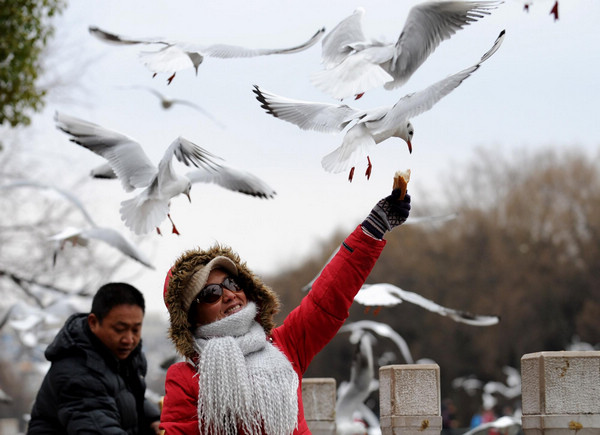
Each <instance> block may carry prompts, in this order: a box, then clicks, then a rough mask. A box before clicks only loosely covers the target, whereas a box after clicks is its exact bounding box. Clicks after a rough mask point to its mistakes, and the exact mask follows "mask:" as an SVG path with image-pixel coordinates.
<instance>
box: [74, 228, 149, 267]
mask: <svg viewBox="0 0 600 435" xmlns="http://www.w3.org/2000/svg"><path fill="white" fill-rule="evenodd" d="M82 235H83V236H85V237H87V238H90V239H96V240H100V241H102V242H104V243H107V244H109V245H110V246H112V247H113V248H116V249H118V250H119V251H121V252H122V253H123V254H125V255H127V256H128V257H130V258H133V259H134V260H136V261H138V262H140V263H141V264H143V265H144V266H146V267H148V268H150V269H154V266H153V265H152V263H151V261H150V259H149V258H148V257H147V256H146V254H144V253H143V252H142V251H140V250H139V249H138V248H137V247H136V246H135V245H134V244H133V243H131V242H130V241H129V240H127V239H126V238H125V237H123V235H122V234H121V233H119V232H118V231H117V230H115V229H113V228H108V227H94V228H89V229H86V230H83V231H82Z"/></svg>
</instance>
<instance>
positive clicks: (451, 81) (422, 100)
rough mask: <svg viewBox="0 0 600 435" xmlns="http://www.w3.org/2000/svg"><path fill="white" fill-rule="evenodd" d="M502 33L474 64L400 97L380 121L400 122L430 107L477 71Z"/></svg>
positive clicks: (499, 39)
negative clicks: (420, 89) (422, 88)
mask: <svg viewBox="0 0 600 435" xmlns="http://www.w3.org/2000/svg"><path fill="white" fill-rule="evenodd" d="M504 35H505V32H504V30H503V31H502V32H500V35H499V36H498V38H496V41H495V42H494V45H493V46H492V48H490V49H489V50H488V51H487V52H486V53H485V54H484V55H483V56H482V57H481V59H480V60H479V62H477V63H476V64H475V65H473V66H471V67H469V68H466V69H464V70H462V71H460V72H458V73H456V74H453V75H451V76H448V77H446V78H445V79H443V80H440V81H439V82H436V83H434V84H433V85H431V86H429V87H427V88H425V89H424V90H422V91H419V92H415V93H413V94H408V95H406V96H405V97H403V98H402V99H400V101H398V102H397V103H396V104H395V105H394V107H392V109H391V110H390V111H389V113H388V115H387V116H386V117H385V118H383V120H382V122H386V123H390V124H395V123H400V122H401V121H404V120H407V119H410V118H412V117H414V116H417V115H420V114H421V113H423V112H426V111H428V110H429V109H431V108H432V107H433V106H434V105H435V104H436V103H437V102H438V101H440V100H441V99H442V98H443V97H445V96H446V95H448V94H449V93H450V92H452V91H453V90H454V89H456V88H457V87H458V86H459V85H460V84H461V83H462V82H463V81H464V80H465V79H467V78H468V77H469V76H470V75H471V74H473V73H474V72H475V71H477V69H479V67H480V66H481V64H482V63H483V62H485V61H486V60H488V59H489V58H490V57H491V56H492V55H493V54H494V53H495V52H496V51H497V50H498V48H500V45H502V42H503V41H504Z"/></svg>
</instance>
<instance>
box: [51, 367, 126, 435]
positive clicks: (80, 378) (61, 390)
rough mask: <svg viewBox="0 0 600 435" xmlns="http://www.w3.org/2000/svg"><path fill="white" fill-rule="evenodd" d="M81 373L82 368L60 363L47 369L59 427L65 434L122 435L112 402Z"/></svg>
mask: <svg viewBox="0 0 600 435" xmlns="http://www.w3.org/2000/svg"><path fill="white" fill-rule="evenodd" d="M84 369H85V368H84V366H83V365H73V364H61V363H60V362H59V363H56V364H55V366H54V367H52V369H51V370H52V371H53V374H52V376H51V383H52V388H53V389H54V391H57V395H56V400H57V402H58V404H57V407H58V416H57V417H58V419H59V421H60V423H61V425H62V426H63V427H64V428H66V433H67V434H110V435H125V434H126V432H125V431H124V430H123V429H122V427H121V423H120V418H119V410H118V407H117V403H116V400H115V398H114V397H112V396H113V395H112V394H109V392H108V390H107V389H106V386H105V385H104V383H103V382H101V381H100V380H99V379H97V378H95V377H92V376H90V374H89V372H87V371H85V370H84Z"/></svg>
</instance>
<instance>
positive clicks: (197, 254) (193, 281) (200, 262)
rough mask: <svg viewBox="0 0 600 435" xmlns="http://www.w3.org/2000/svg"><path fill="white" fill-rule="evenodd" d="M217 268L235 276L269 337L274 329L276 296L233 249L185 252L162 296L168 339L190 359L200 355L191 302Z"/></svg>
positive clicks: (167, 281) (178, 350) (177, 262)
mask: <svg viewBox="0 0 600 435" xmlns="http://www.w3.org/2000/svg"><path fill="white" fill-rule="evenodd" d="M215 268H221V269H224V270H225V271H226V272H228V273H229V274H231V275H233V276H234V277H235V282H236V284H237V285H239V286H240V288H241V289H242V290H243V291H244V294H245V295H246V297H247V299H248V300H249V301H253V302H254V303H256V306H257V308H258V315H257V319H256V320H257V321H258V323H260V325H261V326H262V327H263V329H264V330H265V333H266V334H267V335H268V334H269V333H270V332H271V330H272V329H273V328H274V327H275V321H274V319H273V317H274V316H275V314H276V313H277V312H278V311H279V298H278V297H277V294H276V293H275V292H274V291H273V290H271V288H269V287H268V286H266V285H265V284H264V283H263V282H262V280H261V279H260V278H259V277H258V276H256V275H255V274H254V273H253V272H252V271H251V270H250V269H249V268H248V267H247V266H246V263H245V262H242V261H241V260H240V258H239V256H238V255H237V254H236V253H235V252H234V251H233V250H232V249H231V248H229V247H225V246H220V245H215V246H213V247H212V248H209V249H207V250H201V249H192V250H189V251H186V252H184V253H183V254H182V255H181V256H180V257H179V258H178V259H177V261H175V263H174V264H173V266H172V267H171V268H170V269H169V271H168V272H167V276H166V279H165V284H164V289H163V297H164V302H165V305H166V306H167V309H168V310H169V322H170V326H169V337H170V339H171V341H172V342H173V344H174V345H175V349H176V350H177V352H178V353H180V354H181V355H182V356H184V357H186V358H187V359H189V360H194V359H195V358H196V357H197V356H198V354H197V350H196V348H195V346H194V336H193V331H192V325H190V323H189V317H188V312H189V309H190V306H191V303H192V301H193V300H194V298H195V297H196V295H197V294H198V292H199V291H200V290H202V288H203V287H204V286H205V285H206V280H207V279H208V275H209V274H210V272H211V270H213V269H215Z"/></svg>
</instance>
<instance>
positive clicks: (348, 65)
mask: <svg viewBox="0 0 600 435" xmlns="http://www.w3.org/2000/svg"><path fill="white" fill-rule="evenodd" d="M501 3H502V2H501V1H430V2H425V3H421V4H419V5H417V6H414V7H413V8H411V10H410V12H409V14H408V18H407V19H406V22H405V23H404V28H403V29H402V32H400V36H399V37H398V40H397V41H396V42H394V43H387V42H382V41H377V40H369V39H367V38H366V37H365V35H364V33H363V28H362V19H363V16H364V14H365V9H364V8H362V7H359V8H357V9H356V10H355V11H354V13H353V14H352V15H350V16H349V17H347V18H345V19H344V20H342V21H341V22H340V23H339V24H338V25H337V26H335V27H334V28H333V30H331V32H329V33H328V34H327V35H326V36H325V37H324V38H323V40H322V42H321V52H322V54H321V58H322V63H323V65H324V69H323V70H321V71H319V72H317V73H314V74H313V75H312V76H311V81H312V83H313V84H314V85H315V86H316V87H317V88H319V89H320V90H322V91H323V92H325V93H327V94H329V95H331V96H332V97H334V98H336V99H344V98H346V97H349V96H352V95H354V96H355V98H356V99H358V98H360V97H361V96H362V95H363V94H364V92H365V91H367V90H369V89H373V88H376V87H380V86H382V85H383V86H384V87H385V89H388V90H389V89H394V88H397V87H399V86H402V85H403V84H405V83H406V82H407V81H408V79H409V78H410V77H411V76H412V75H413V73H414V72H415V71H416V70H417V69H418V68H419V67H420V66H421V64H422V63H423V62H425V60H426V59H427V58H428V57H429V55H431V53H433V51H435V49H436V48H437V46H438V45H439V44H440V43H441V42H442V41H444V40H446V39H449V38H450V37H451V36H452V35H454V34H455V33H456V32H457V31H458V30H460V29H462V28H463V27H464V26H466V25H469V24H471V23H472V22H475V21H477V20H479V19H480V18H483V17H484V16H486V15H489V14H490V12H489V11H490V10H491V9H495V8H496V7H497V6H498V5H499V4H501Z"/></svg>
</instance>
